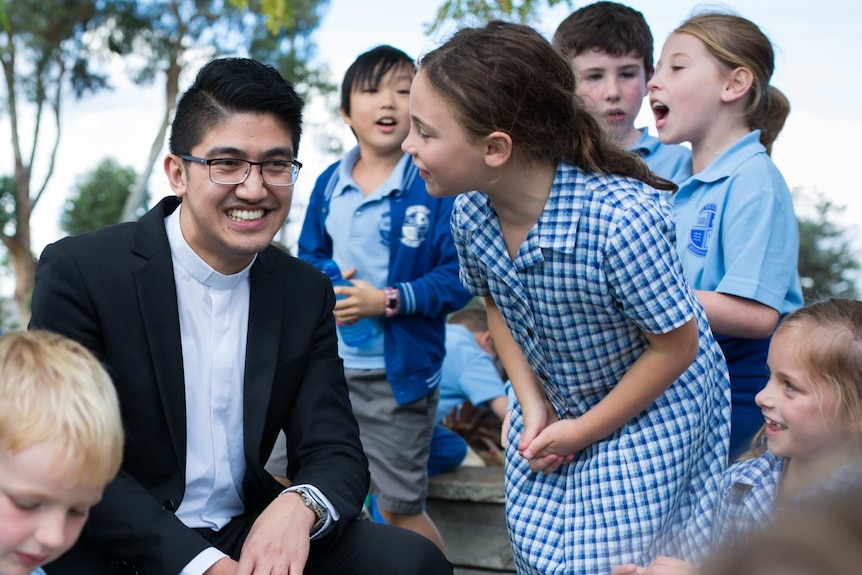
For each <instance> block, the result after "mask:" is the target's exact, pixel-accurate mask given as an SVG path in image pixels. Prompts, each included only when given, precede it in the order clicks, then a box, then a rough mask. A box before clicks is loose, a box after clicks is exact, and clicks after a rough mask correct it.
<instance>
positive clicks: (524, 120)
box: [403, 22, 729, 575]
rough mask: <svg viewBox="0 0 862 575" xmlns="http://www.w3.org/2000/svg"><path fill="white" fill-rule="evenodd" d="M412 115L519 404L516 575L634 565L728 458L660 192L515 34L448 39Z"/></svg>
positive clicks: (725, 412) (420, 151)
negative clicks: (448, 200) (451, 205)
mask: <svg viewBox="0 0 862 575" xmlns="http://www.w3.org/2000/svg"><path fill="white" fill-rule="evenodd" d="M410 110H411V121H412V125H411V130H410V134H409V135H408V137H407V139H406V140H405V142H404V144H403V148H404V150H405V151H406V152H408V153H410V154H411V155H412V156H413V161H414V163H415V164H416V166H417V167H418V168H419V170H420V175H421V176H422V177H423V178H424V179H425V183H426V187H427V189H428V192H429V193H430V194H431V195H433V196H452V195H459V194H460V196H459V197H458V198H457V199H456V201H455V209H454V211H453V216H452V232H453V235H454V236H455V241H456V245H457V248H458V254H459V260H460V269H461V280H462V282H463V283H464V284H465V286H467V288H468V289H470V290H471V291H472V293H474V294H475V295H477V296H481V297H483V298H484V299H485V303H486V305H487V308H488V322H489V327H490V328H491V333H492V335H493V339H494V343H495V347H496V348H497V350H498V353H499V355H500V357H501V359H502V360H503V364H504V366H505V368H506V372H507V374H508V375H509V377H510V379H511V382H512V385H513V387H514V390H515V393H516V395H517V401H516V402H515V408H514V411H513V415H512V420H511V427H510V430H509V434H508V440H509V441H508V447H507V453H506V458H507V463H506V515H507V522H508V527H509V534H510V538H511V542H512V547H513V551H514V556H515V564H516V567H517V570H518V572H519V573H521V574H540V573H541V574H573V573H577V574H596V575H598V574H601V575H607V574H608V573H610V570H611V568H612V567H613V566H614V565H619V564H622V563H627V562H634V563H638V564H644V563H643V560H645V559H646V558H648V557H651V556H654V554H655V551H656V549H659V548H661V546H662V544H663V542H664V541H665V540H666V539H667V538H669V537H671V536H673V535H674V529H675V527H674V526H676V525H679V523H680V522H681V518H683V517H685V516H687V515H688V514H689V513H690V512H691V509H692V507H693V506H694V504H695V503H696V502H697V500H698V499H699V496H700V494H701V492H702V491H703V489H704V486H705V484H706V481H707V479H709V478H710V477H712V476H716V475H719V474H720V473H721V472H722V470H723V469H724V466H725V464H726V456H727V441H728V428H729V425H728V417H729V383H728V377H727V370H726V366H725V363H724V358H723V357H722V354H721V351H720V349H719V348H718V346H717V344H716V343H715V341H714V339H713V337H712V335H711V333H710V331H709V328H708V325H707V321H706V317H705V314H704V312H703V309H702V307H701V306H700V305H699V304H698V302H697V300H696V298H695V297H694V295H693V293H692V291H691V290H690V289H689V287H688V285H687V284H686V281H685V279H684V276H683V272H682V269H681V267H680V264H679V261H678V259H677V256H676V253H675V249H674V241H675V238H674V223H673V219H672V218H671V215H670V210H669V206H668V205H667V203H666V201H665V199H664V196H663V192H660V191H658V190H659V189H662V190H669V189H673V188H674V186H673V184H670V183H669V182H667V181H665V180H662V179H659V178H657V177H655V176H654V175H653V174H651V173H650V172H649V171H648V169H647V168H646V166H645V165H644V164H643V163H642V162H641V161H640V160H639V159H636V158H635V157H633V156H630V155H628V154H627V153H626V152H624V151H623V150H621V149H619V148H616V147H613V146H611V145H609V144H606V143H605V141H604V139H603V136H602V131H601V128H600V126H599V125H598V123H597V122H596V121H595V119H593V118H592V117H591V116H590V115H589V113H587V112H586V111H585V110H584V108H583V106H582V104H581V103H580V101H579V100H578V99H577V98H576V97H575V96H574V78H573V75H572V71H571V69H570V67H569V64H568V63H567V62H566V61H565V60H564V59H562V58H561V57H560V56H558V55H557V54H556V53H555V52H554V50H553V49H552V48H551V46H550V45H549V44H548V42H547V41H546V40H545V39H544V38H543V37H542V36H541V35H540V34H538V33H537V32H536V31H535V30H533V29H531V28H529V27H526V26H521V25H517V24H510V23H503V22H492V23H490V24H489V25H488V26H486V27H484V28H476V29H470V28H468V29H463V30H460V31H459V32H457V33H456V34H455V35H454V36H453V37H452V38H451V39H450V40H449V41H448V42H446V43H445V44H444V45H443V46H441V47H440V48H437V49H436V50H433V51H432V52H430V53H428V54H427V55H426V56H425V57H424V58H423V59H422V61H421V65H420V71H419V73H418V75H417V76H416V78H415V79H414V82H413V85H412V88H411V94H410ZM639 561H640V563H639Z"/></svg>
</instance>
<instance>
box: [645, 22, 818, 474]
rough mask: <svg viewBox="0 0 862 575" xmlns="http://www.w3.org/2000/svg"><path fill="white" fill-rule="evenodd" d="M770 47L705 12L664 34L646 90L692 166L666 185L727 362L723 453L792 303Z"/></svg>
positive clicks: (748, 428) (780, 114)
mask: <svg viewBox="0 0 862 575" xmlns="http://www.w3.org/2000/svg"><path fill="white" fill-rule="evenodd" d="M774 59H775V58H774V51H773V49H772V44H771V43H770V41H769V38H767V37H766V35H764V34H763V32H762V31H761V30H760V29H759V28H758V27H757V26H756V25H755V24H754V23H753V22H751V21H749V20H746V19H745V18H742V17H740V16H737V15H734V14H725V13H718V12H704V13H700V14H696V15H694V16H692V17H691V18H688V19H687V20H686V21H685V22H683V23H682V24H681V25H680V26H679V27H677V29H676V30H675V31H674V32H673V33H672V34H671V35H670V36H669V37H668V39H667V41H666V42H665V44H664V47H663V48H662V54H661V59H660V60H659V63H658V66H657V68H656V73H655V75H653V77H652V79H651V80H650V81H649V84H648V86H649V91H650V93H649V99H650V105H651V106H652V109H653V113H654V115H655V119H656V129H657V130H658V134H659V138H661V141H662V142H664V143H679V142H689V143H690V144H691V151H692V169H693V172H694V175H693V176H692V177H691V178H689V179H688V180H686V181H685V182H683V183H682V184H680V187H679V190H678V191H677V193H676V194H674V195H673V213H674V219H675V220H676V233H677V244H676V246H677V250H678V252H679V256H680V260H681V261H682V267H683V269H684V270H685V273H686V277H687V278H688V280H689V282H690V283H691V285H692V287H693V288H694V289H695V293H696V294H697V297H698V299H699V300H700V301H701V303H702V304H703V307H704V308H705V309H706V315H707V317H708V318H709V325H710V327H711V328H712V332H713V333H714V334H715V336H716V339H717V340H718V343H719V345H721V348H722V351H723V352H724V356H725V358H726V359H727V365H728V370H729V371H730V389H731V402H732V410H731V430H730V456H731V460H734V459H736V458H737V457H738V456H739V455H740V454H741V453H742V452H744V451H745V450H746V449H747V448H748V445H749V444H750V442H751V438H752V437H753V436H754V434H755V433H756V432H757V430H758V428H759V427H760V424H761V422H762V421H761V418H760V410H759V409H758V408H757V406H756V405H755V403H754V396H755V394H757V392H758V391H759V390H760V389H762V388H763V386H764V384H765V383H766V380H767V378H768V373H767V370H766V354H767V351H768V349H769V336H770V335H771V334H772V331H773V330H774V329H775V325H776V323H777V321H778V319H779V317H780V316H781V315H783V314H787V313H789V312H791V311H793V310H795V309H797V308H798V307H799V306H801V305H802V289H801V287H800V282H799V274H798V273H797V269H796V267H797V266H796V262H797V257H798V253H799V230H798V225H797V222H796V215H795V213H794V210H793V202H792V199H791V196H790V190H789V189H788V187H787V183H786V182H785V181H784V178H783V177H782V175H781V173H780V172H779V170H778V168H777V167H776V166H775V164H774V163H773V162H772V160H771V159H770V157H769V152H770V149H771V147H772V144H773V142H774V141H775V138H776V137H777V136H778V133H779V132H780V131H781V129H782V127H783V126H784V121H785V119H786V118H787V115H788V113H789V111H790V104H789V103H788V101H787V98H785V96H784V95H783V94H782V93H781V92H780V91H779V90H777V89H776V88H774V87H773V86H771V85H770V83H769V82H770V79H771V77H772V72H773V69H774V65H775V62H774Z"/></svg>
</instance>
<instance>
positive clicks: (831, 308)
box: [752, 298, 862, 456]
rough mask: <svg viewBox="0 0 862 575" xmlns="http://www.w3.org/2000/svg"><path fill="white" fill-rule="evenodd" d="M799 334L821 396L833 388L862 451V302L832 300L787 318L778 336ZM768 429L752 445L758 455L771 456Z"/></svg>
mask: <svg viewBox="0 0 862 575" xmlns="http://www.w3.org/2000/svg"><path fill="white" fill-rule="evenodd" d="M791 329H793V330H797V331H798V332H801V333H804V334H805V337H800V338H797V339H796V340H795V341H796V342H797V345H798V348H797V350H796V356H797V357H798V358H799V362H800V364H801V365H802V366H804V369H805V371H806V375H807V376H808V380H809V382H810V383H811V385H812V388H813V389H814V391H815V393H817V392H818V391H819V392H820V393H821V394H822V390H820V387H821V386H828V388H829V389H830V390H831V391H832V393H833V395H834V397H835V398H836V401H835V404H836V409H837V413H836V414H835V415H838V416H839V418H840V419H841V420H842V421H847V422H849V424H850V433H851V434H852V437H853V439H854V440H855V441H856V444H857V445H858V446H859V447H860V449H862V302H858V301H855V300H850V299H840V298H831V299H827V300H823V301H819V302H816V303H813V304H810V305H807V306H805V307H802V308H800V309H798V310H796V311H795V312H793V313H791V314H790V315H788V316H787V317H786V318H784V319H783V320H782V321H781V323H779V324H778V327H777V328H776V330H775V333H776V334H779V333H782V332H785V331H789V330H791ZM763 435H764V434H763V429H761V430H760V432H758V434H757V435H756V436H755V438H754V441H753V442H752V455H754V456H758V455H761V454H762V453H763V452H764V451H765V450H766V445H765V443H766V442H765V438H764V436H763Z"/></svg>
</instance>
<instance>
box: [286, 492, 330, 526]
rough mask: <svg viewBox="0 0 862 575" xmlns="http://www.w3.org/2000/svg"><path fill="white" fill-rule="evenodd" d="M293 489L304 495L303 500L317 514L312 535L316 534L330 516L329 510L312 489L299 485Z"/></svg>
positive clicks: (301, 495)
mask: <svg viewBox="0 0 862 575" xmlns="http://www.w3.org/2000/svg"><path fill="white" fill-rule="evenodd" d="M291 491H295V492H296V493H298V494H299V496H300V497H302V502H303V503H305V506H306V507H308V508H309V509H311V510H312V511H314V514H315V515H316V516H317V521H315V522H314V525H312V526H311V535H314V534H315V533H317V532H318V531H320V529H321V528H322V527H323V525H324V524H325V523H326V518H327V517H328V516H329V510H328V509H327V508H326V506H325V505H323V503H322V502H321V501H320V500H319V499H318V498H317V496H316V495H315V494H314V492H313V491H311V490H310V489H306V488H305V487H301V486H299V487H294V488H293V489H292V490H291Z"/></svg>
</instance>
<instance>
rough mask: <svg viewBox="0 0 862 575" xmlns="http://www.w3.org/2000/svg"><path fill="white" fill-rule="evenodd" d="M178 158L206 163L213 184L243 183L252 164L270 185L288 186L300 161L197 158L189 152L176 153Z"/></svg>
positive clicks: (294, 177) (300, 164)
mask: <svg viewBox="0 0 862 575" xmlns="http://www.w3.org/2000/svg"><path fill="white" fill-rule="evenodd" d="M177 155H178V156H179V157H180V158H182V159H184V160H186V161H189V162H196V163H198V164H206V165H207V166H208V167H209V173H210V181H211V182H212V183H214V184H224V185H226V186H236V185H239V184H241V183H243V182H244V181H245V180H246V179H247V178H248V175H249V173H251V168H252V166H260V176H261V178H263V182H264V183H265V184H268V185H270V186H277V187H288V186H292V185H293V184H295V183H296V177H297V176H298V175H299V169H300V168H301V167H302V163H300V162H298V161H296V160H266V161H265V162H252V161H251V160H240V159H237V158H212V159H209V160H208V159H206V158H198V157H197V156H190V155H189V154H177Z"/></svg>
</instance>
